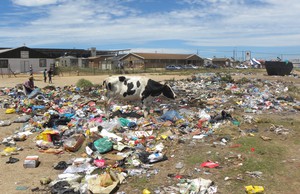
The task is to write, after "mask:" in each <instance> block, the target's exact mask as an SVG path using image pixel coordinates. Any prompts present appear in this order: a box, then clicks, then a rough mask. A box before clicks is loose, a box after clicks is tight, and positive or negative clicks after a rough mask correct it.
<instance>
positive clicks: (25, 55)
mask: <svg viewBox="0 0 300 194" xmlns="http://www.w3.org/2000/svg"><path fill="white" fill-rule="evenodd" d="M20 54H21V59H28V58H29V51H21V53H20Z"/></svg>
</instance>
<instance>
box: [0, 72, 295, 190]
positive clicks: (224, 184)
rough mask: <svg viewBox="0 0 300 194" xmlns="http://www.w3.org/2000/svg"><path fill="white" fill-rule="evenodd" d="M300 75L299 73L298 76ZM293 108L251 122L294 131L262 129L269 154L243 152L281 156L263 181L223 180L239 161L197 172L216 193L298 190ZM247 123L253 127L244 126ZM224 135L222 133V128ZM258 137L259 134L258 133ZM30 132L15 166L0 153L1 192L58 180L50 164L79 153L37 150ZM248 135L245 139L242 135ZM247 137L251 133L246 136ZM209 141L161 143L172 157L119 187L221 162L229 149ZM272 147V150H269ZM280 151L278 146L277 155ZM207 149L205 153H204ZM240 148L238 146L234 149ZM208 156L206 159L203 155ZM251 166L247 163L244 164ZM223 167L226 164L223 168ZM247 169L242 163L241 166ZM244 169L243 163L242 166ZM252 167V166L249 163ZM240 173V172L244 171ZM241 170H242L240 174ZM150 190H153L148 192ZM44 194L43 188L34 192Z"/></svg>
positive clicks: (163, 180)
mask: <svg viewBox="0 0 300 194" xmlns="http://www.w3.org/2000/svg"><path fill="white" fill-rule="evenodd" d="M298 75H299V74H298ZM147 76H148V77H150V78H153V79H155V80H158V81H162V80H166V79H185V78H188V77H190V76H191V75H188V74H182V75H174V74H172V75H159V74H148V75H147ZM106 77H107V75H98V76H63V77H62V76H55V77H53V85H55V86H61V87H62V86H65V85H75V84H76V82H77V80H79V79H81V78H84V79H87V80H90V81H91V82H92V83H94V84H101V83H102V81H103V79H104V78H106ZM233 77H234V78H235V79H239V78H241V77H249V78H254V77H255V78H261V79H264V80H265V79H270V80H278V81H283V82H292V83H293V84H294V85H295V86H297V87H299V84H300V80H299V78H295V77H286V76H285V77H277V76H275V77H271V76H266V75H264V72H258V73H254V74H248V75H240V74H238V75H235V76H233ZM27 78H28V76H27V75H17V77H13V76H11V77H10V78H9V77H7V76H5V75H4V76H3V77H2V78H1V77H0V87H13V86H15V85H16V84H20V83H23V82H24V81H26V80H27ZM34 79H35V85H36V86H38V87H44V86H47V85H49V84H48V83H44V82H43V78H42V75H35V76H34ZM298 100H299V99H298ZM4 111H5V109H0V118H1V120H6V119H10V120H13V119H14V118H16V117H17V115H15V114H5V113H4ZM299 115H300V114H299V111H298V112H288V113H282V114H273V113H271V114H270V113H267V114H264V115H261V116H260V117H259V119H260V120H264V122H260V123H256V125H258V126H259V127H260V128H261V129H263V130H262V132H264V130H266V129H267V128H268V127H269V126H270V125H271V124H272V123H276V124H283V125H285V127H289V128H291V129H293V134H290V135H289V136H287V137H282V136H280V137H278V136H276V135H274V134H272V133H269V132H265V133H264V134H263V135H266V136H269V137H272V139H273V140H272V141H271V143H268V142H263V143H262V146H264V145H265V147H267V148H268V149H270V150H269V151H270V153H271V154H270V155H269V153H267V151H264V153H260V154H258V155H255V156H254V155H251V154H252V153H249V151H248V152H246V153H245V155H246V156H245V157H248V158H249V157H250V158H251V157H266V156H267V157H270V158H271V157H272V154H273V155H274V156H275V155H280V159H281V160H280V161H278V162H277V163H276V164H274V167H275V168H278V170H276V171H274V170H273V171H272V173H267V172H265V171H264V175H265V176H264V177H265V178H264V179H263V180H262V179H251V180H250V179H249V178H245V180H246V181H244V182H243V181H239V180H237V179H236V180H233V181H225V180H224V177H226V176H230V177H236V176H237V175H238V174H239V173H240V171H239V170H237V168H239V167H237V166H238V165H237V164H236V162H237V161H235V162H234V164H235V165H229V164H227V166H226V165H224V168H223V169H221V170H220V169H210V170H208V172H206V173H205V172H204V171H202V172H201V174H199V176H201V177H203V178H208V179H211V180H213V181H215V182H216V184H217V185H218V193H224V194H225V193H233V194H235V193H243V192H244V188H243V186H245V185H248V184H249V183H252V184H258V185H261V184H263V185H264V186H265V187H266V193H272V194H276V193H278V194H279V193H285V194H289V193H297V192H298V189H299V187H300V173H299V167H300V156H299V152H300V143H299V132H300V129H299V126H300V117H299ZM21 125H22V124H17V123H13V124H12V125H10V126H8V127H1V128H0V130H1V133H0V141H2V139H3V138H5V137H7V136H9V135H11V134H13V133H14V131H15V130H16V129H17V128H19V127H20V126H21ZM244 127H245V128H246V127H252V125H247V126H244ZM224 134H225V132H224ZM260 135H261V134H260ZM35 137H36V135H35V134H33V135H31V136H30V138H29V139H27V140H26V141H24V142H18V143H17V145H18V147H22V148H23V150H22V151H19V152H18V155H16V156H14V157H16V158H18V159H20V161H19V162H17V163H14V164H6V161H8V157H0V193H3V194H20V193H32V192H31V189H32V188H35V187H39V188H43V186H41V185H40V180H41V178H43V177H50V178H51V179H55V178H57V175H58V174H60V171H57V170H54V169H53V165H54V164H55V163H57V162H59V161H63V160H64V161H67V160H69V159H70V158H75V157H79V156H80V154H82V152H81V153H80V152H76V153H67V152H65V153H63V154H59V155H54V154H48V153H42V152H39V150H38V148H37V146H36V145H35V141H34V138H35ZM247 138H248V137H247ZM249 138H251V137H249ZM212 141H213V140H212V139H211V140H208V142H205V143H202V144H201V143H199V142H190V143H188V142H185V143H177V142H165V144H166V145H167V146H170V147H171V149H169V151H168V153H167V154H168V155H169V156H172V155H175V157H174V158H173V157H169V160H167V161H165V162H161V163H157V164H155V165H156V168H158V169H159V173H158V174H157V175H153V176H152V178H151V179H147V178H145V177H142V178H141V177H139V178H130V179H129V180H128V183H126V184H124V185H121V187H120V189H119V190H120V191H126V193H128V194H131V193H142V189H143V188H148V189H149V190H151V189H153V188H157V187H159V186H161V187H163V185H170V184H175V183H176V181H175V180H173V179H170V178H167V177H170V176H171V174H173V175H176V174H183V175H186V176H191V177H192V176H194V175H195V173H197V172H196V171H195V168H197V167H198V166H199V164H200V162H201V159H202V160H206V159H208V158H213V159H218V160H219V161H221V162H223V164H224V163H226V162H228V161H225V160H224V157H225V155H226V154H229V153H230V152H229V151H228V149H227V148H226V149H227V150H226V149H225V148H224V147H222V146H212ZM245 141H249V146H252V145H253V144H252V143H253V142H254V143H256V142H260V143H261V141H260V138H259V135H256V137H253V139H246V140H245ZM235 143H236V144H238V143H241V140H239V139H237V140H235ZM272 146H274V147H275V148H274V149H278V150H275V151H274V150H272ZM4 148H5V146H4V145H0V151H1V150H3V149H4ZM280 150H283V151H282V152H284V153H282V152H281V151H280ZM208 151H210V153H208ZM239 151H241V152H242V151H243V150H239ZM235 152H237V151H236V150H232V151H231V153H235ZM28 155H38V156H39V157H40V161H42V162H41V163H40V165H39V167H38V168H24V167H23V160H24V159H25V157H26V156H28ZM208 155H209V157H208ZM178 161H183V162H184V163H185V167H184V168H183V169H181V170H178V169H175V168H174V166H175V164H176V163H178ZM249 165H250V164H249ZM253 165H254V166H255V165H258V166H260V165H263V164H262V163H258V164H253ZM226 167H227V168H226ZM246 167H247V166H246ZM246 167H244V168H245V169H246ZM249 169H251V166H250V167H249ZM265 170H266V171H267V170H268V167H265ZM244 171H245V170H244ZM244 171H243V172H244ZM270 171H271V170H270ZM152 192H153V190H152ZM39 193H43V192H39Z"/></svg>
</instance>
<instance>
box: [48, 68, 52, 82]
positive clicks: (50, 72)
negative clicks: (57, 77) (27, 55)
mask: <svg viewBox="0 0 300 194" xmlns="http://www.w3.org/2000/svg"><path fill="white" fill-rule="evenodd" d="M48 79H49V83H51V84H52V69H51V67H50V69H49V70H48Z"/></svg>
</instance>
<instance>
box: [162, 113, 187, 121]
mask: <svg viewBox="0 0 300 194" xmlns="http://www.w3.org/2000/svg"><path fill="white" fill-rule="evenodd" d="M160 118H161V119H162V120H165V121H172V122H175V121H177V120H178V119H182V118H183V116H181V115H180V114H179V113H178V112H177V111H175V110H169V111H167V112H166V113H165V114H163V115H162V116H161V117H160Z"/></svg>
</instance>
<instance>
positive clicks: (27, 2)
mask: <svg viewBox="0 0 300 194" xmlns="http://www.w3.org/2000/svg"><path fill="white" fill-rule="evenodd" d="M59 1H60V0H12V2H13V3H14V4H16V5H21V6H27V7H36V6H43V5H51V4H55V3H57V2H59Z"/></svg>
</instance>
